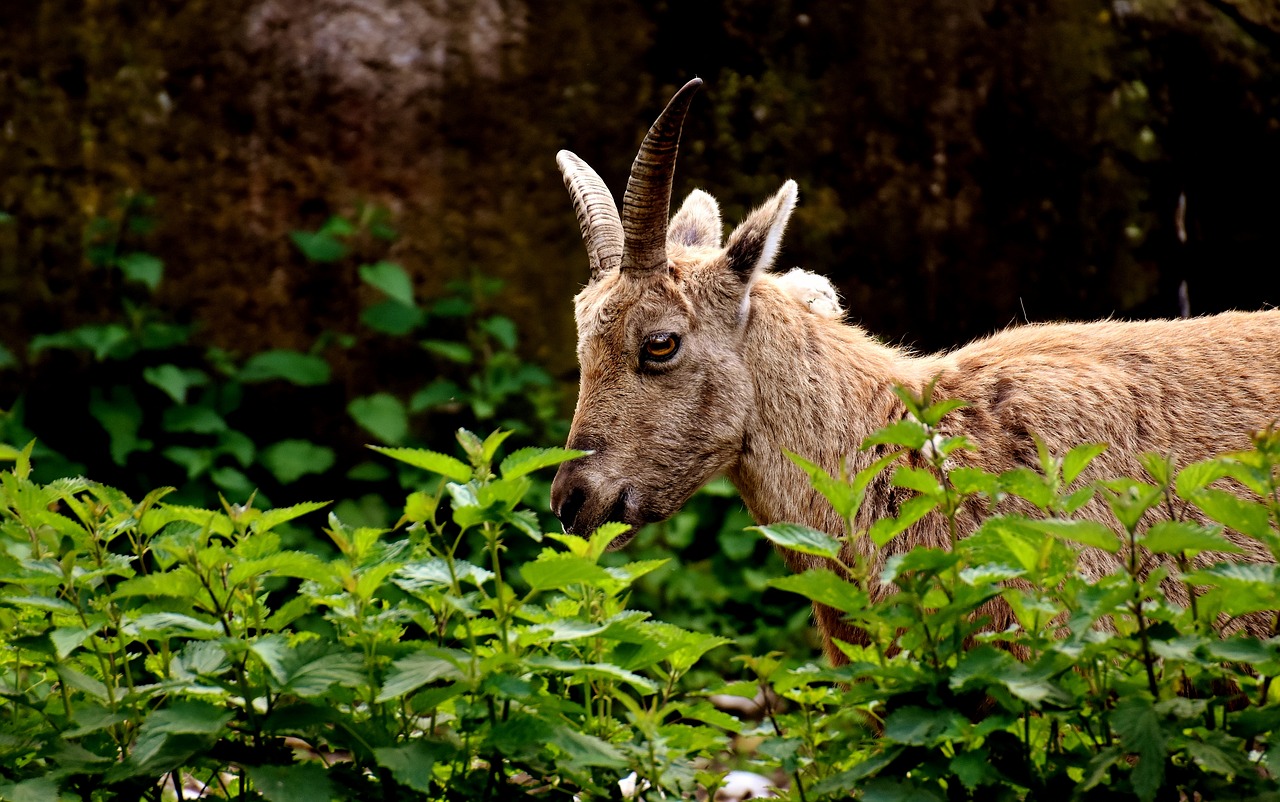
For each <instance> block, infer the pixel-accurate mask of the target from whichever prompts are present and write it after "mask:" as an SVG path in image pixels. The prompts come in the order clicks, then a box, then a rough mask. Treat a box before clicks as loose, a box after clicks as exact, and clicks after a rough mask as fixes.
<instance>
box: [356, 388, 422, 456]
mask: <svg viewBox="0 0 1280 802" xmlns="http://www.w3.org/2000/svg"><path fill="white" fill-rule="evenodd" d="M347 411H348V412H349V413H351V417H352V418H353V419H354V420H355V422H356V423H358V424H360V425H361V426H362V427H363V428H364V429H365V431H367V432H369V433H370V434H372V435H373V436H374V437H376V438H378V439H379V440H381V441H382V442H384V443H391V444H393V445H394V444H396V443H399V442H401V441H403V440H404V439H405V438H406V437H408V436H409V413H408V412H407V411H406V410H405V408H404V404H403V403H401V401H400V399H398V398H396V397H395V396H393V395H391V394H390V393H374V394H373V395H367V396H363V397H361V398H356V399H354V400H352V402H351V403H350V404H348V405H347Z"/></svg>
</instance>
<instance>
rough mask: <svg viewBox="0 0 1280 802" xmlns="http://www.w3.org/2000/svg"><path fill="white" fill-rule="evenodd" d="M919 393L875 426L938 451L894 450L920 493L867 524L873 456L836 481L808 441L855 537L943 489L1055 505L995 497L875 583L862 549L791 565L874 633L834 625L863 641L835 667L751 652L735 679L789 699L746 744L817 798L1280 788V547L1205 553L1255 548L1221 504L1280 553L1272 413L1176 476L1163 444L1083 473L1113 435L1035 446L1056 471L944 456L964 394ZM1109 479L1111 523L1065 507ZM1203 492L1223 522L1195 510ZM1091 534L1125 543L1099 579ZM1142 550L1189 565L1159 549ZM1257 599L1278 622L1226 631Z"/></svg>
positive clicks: (816, 542) (893, 525) (786, 540)
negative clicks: (990, 615) (945, 423)
mask: <svg viewBox="0 0 1280 802" xmlns="http://www.w3.org/2000/svg"><path fill="white" fill-rule="evenodd" d="M903 397H904V399H905V400H907V402H908V404H909V405H910V406H911V408H912V412H913V413H914V415H915V417H916V419H917V421H919V422H916V421H910V420H908V421H904V422H902V423H900V424H898V425H896V426H894V427H890V428H889V429H886V430H884V431H882V432H880V433H878V434H877V435H874V436H873V437H872V438H871V441H874V442H880V443H887V444H892V445H896V446H898V447H899V448H901V449H903V450H912V451H915V452H918V453H920V454H921V455H922V456H924V457H926V458H927V459H928V461H929V464H930V468H929V469H928V470H923V469H913V468H909V467H905V466H900V467H898V468H897V469H896V470H895V472H894V474H893V483H894V484H895V485H896V486H898V487H904V488H910V489H912V490H913V491H915V493H916V499H917V500H915V501H912V502H910V503H908V504H904V505H903V512H902V514H901V516H900V517H899V518H898V519H888V520H881V521H876V522H875V523H874V524H873V525H871V527H870V528H869V530H866V531H857V530H854V529H852V522H853V521H854V520H855V517H856V514H857V509H858V506H859V504H860V503H861V500H862V490H863V489H864V488H865V487H866V486H867V484H868V482H869V481H870V479H871V478H872V476H874V475H875V474H876V473H878V472H879V471H880V470H882V466H881V465H879V464H878V465H876V466H873V467H872V468H870V469H868V470H867V471H865V472H864V473H863V474H861V475H859V476H855V477H853V478H852V479H851V481H848V482H842V481H838V480H834V479H832V477H830V476H829V475H827V474H825V473H824V472H823V471H822V470H821V469H820V468H817V466H814V465H812V464H810V463H807V462H806V461H804V460H802V459H799V458H797V462H798V463H799V464H800V465H801V466H802V467H804V468H805V469H806V470H807V471H809V472H810V475H811V476H812V477H813V484H814V487H815V488H817V489H818V490H820V491H821V492H822V493H823V494H824V495H825V496H826V497H827V498H828V499H829V500H830V502H831V503H832V504H833V506H834V507H835V508H836V509H837V510H839V511H841V512H842V513H844V514H845V517H846V520H847V521H848V522H849V524H850V534H849V536H850V537H869V538H872V539H873V540H874V541H875V543H876V544H877V545H879V546H883V545H884V544H885V543H886V542H887V541H888V540H889V539H890V538H892V537H893V536H894V535H896V534H898V533H899V532H901V531H902V530H903V528H904V527H905V526H906V525H907V524H908V523H909V522H910V521H912V520H917V519H918V517H919V516H921V515H924V514H928V513H930V512H931V511H938V512H940V513H941V514H944V515H947V516H949V517H950V518H951V520H952V522H953V523H954V522H955V515H956V513H957V510H959V508H960V506H961V505H962V504H964V503H965V501H966V500H969V499H974V498H978V499H984V500H986V501H988V502H996V501H998V500H1000V499H1002V498H1004V497H1006V496H1017V497H1019V498H1022V499H1024V500H1026V501H1028V502H1030V503H1031V504H1032V505H1033V506H1034V507H1035V508H1036V509H1037V510H1039V512H1040V516H1039V517H1036V516H1025V515H1017V514H991V515H989V516H988V517H987V518H985V520H984V521H983V522H982V525H981V526H980V528H979V529H978V530H977V531H976V532H975V533H974V534H973V535H972V536H970V537H968V538H965V539H962V540H959V541H957V542H955V543H953V544H952V547H951V548H950V549H928V548H917V549H914V550H912V551H910V552H909V553H906V554H901V555H898V556H895V557H893V558H891V559H890V560H889V561H888V563H887V565H886V566H885V568H884V572H883V575H882V576H881V579H882V580H883V581H887V582H892V583H893V584H895V585H896V586H897V588H898V592H897V593H896V594H895V595H893V596H891V597H890V598H888V599H887V600H885V601H883V602H879V603H872V602H871V601H870V600H869V598H868V595H867V593H866V592H864V591H863V590H862V589H861V588H860V586H859V585H860V583H865V580H866V579H867V578H868V577H867V574H868V570H869V569H868V566H867V565H866V564H865V563H863V562H858V563H855V564H853V565H841V569H842V570H844V571H846V572H847V573H848V575H849V576H851V577H853V579H854V583H853V584H850V583H848V582H846V581H844V580H843V579H841V578H840V577H839V576H838V575H837V574H835V573H834V572H832V571H829V570H813V571H809V572H806V573H804V574H801V575H798V576H791V577H786V578H783V579H778V580H775V581H774V582H773V585H775V586H776V587H779V588H785V589H787V590H791V591H794V592H796V593H799V594H801V595H803V596H806V597H808V598H810V599H812V600H815V601H820V602H822V603H823V604H827V605H830V606H832V607H834V608H836V609H839V610H841V611H843V612H844V613H845V614H846V615H847V616H848V617H849V618H850V620H852V621H853V622H855V623H856V624H857V625H858V626H859V627H860V628H861V629H862V630H863V631H865V632H866V635H867V640H866V643H865V644H863V645H856V644H843V643H842V644H840V648H841V649H842V650H843V652H844V653H845V654H846V655H847V657H848V658H849V664H848V665H846V666H843V667H840V668H838V669H829V668H826V669H823V668H817V667H809V668H807V669H802V670H791V671H787V670H784V669H783V668H782V667H781V665H780V662H779V660H778V659H777V657H778V655H767V656H765V657H761V658H755V659H752V660H749V661H748V665H749V667H750V668H751V670H752V671H753V672H754V674H755V680H754V681H751V682H744V683H739V684H737V685H733V686H730V687H729V688H726V689H724V691H725V692H732V693H740V694H742V695H752V694H754V693H755V692H756V690H757V688H758V686H765V687H767V688H769V689H771V690H772V691H773V692H774V693H775V694H776V696H777V697H778V698H780V699H782V700H785V704H789V705H790V706H791V708H790V710H789V712H786V713H785V714H783V713H779V714H776V715H771V716H770V717H769V720H768V722H769V723H768V726H767V727H766V728H765V731H764V734H765V735H766V736H767V737H765V740H764V741H763V742H762V743H761V744H760V747H759V751H758V752H757V754H756V755H755V756H754V758H753V761H752V762H754V763H758V764H763V765H765V766H768V767H774V766H781V767H782V768H783V769H784V770H786V771H787V772H789V773H790V774H791V775H792V776H793V777H794V780H795V783H794V787H793V789H792V792H793V798H800V799H808V800H814V799H825V798H844V797H846V796H848V795H849V794H850V793H852V792H856V793H857V795H858V796H859V798H862V799H865V800H876V801H878V802H883V801H884V800H908V799H909V800H939V801H941V800H963V799H975V800H976V799H983V800H985V799H1010V800H1012V799H1027V800H1037V802H1041V801H1042V800H1057V799H1061V800H1067V799H1071V800H1103V799H1139V800H1156V799H1169V800H1180V799H1182V800H1189V799H1222V798H1228V797H1229V798H1232V799H1255V798H1256V799H1263V798H1267V799H1274V798H1276V795H1277V794H1278V793H1280V784H1277V781H1276V779H1275V773H1276V771H1277V767H1280V735H1278V734H1277V733H1278V732H1280V704H1277V696H1278V694H1277V690H1276V686H1275V684H1274V679H1275V677H1276V676H1277V674H1280V638H1278V637H1276V634H1277V630H1280V621H1277V619H1276V618H1275V612H1274V611H1275V610H1277V609H1280V568H1278V567H1277V566H1276V565H1275V564H1273V563H1263V564H1247V563H1239V562H1230V561H1226V562H1218V563H1214V564H1212V565H1209V566H1205V567H1194V566H1193V564H1192V560H1193V559H1194V558H1195V557H1196V556H1197V555H1200V554H1204V553H1213V554H1217V555H1224V556H1230V555H1234V554H1238V553H1239V551H1240V549H1239V548H1238V547H1236V546H1235V545H1233V544H1232V543H1231V542H1230V541H1228V540H1227V539H1226V538H1225V537H1224V536H1223V528H1224V527H1230V528H1231V529H1233V530H1236V531H1237V532H1241V533H1244V534H1246V535H1249V536H1251V537H1253V538H1256V539H1257V540H1258V541H1260V542H1261V543H1262V544H1263V545H1264V546H1265V550H1266V551H1267V552H1268V553H1269V554H1270V555H1271V556H1272V557H1273V558H1280V530H1278V524H1280V493H1278V492H1277V466H1280V431H1276V430H1268V431H1264V432H1260V433H1258V434H1257V435H1256V437H1255V440H1254V443H1255V446H1256V448H1255V449H1254V450H1253V451H1250V452H1246V453H1232V454H1225V455H1222V456H1221V457H1219V458H1216V459H1211V460H1207V461H1204V462H1199V463H1195V464H1192V465H1189V466H1187V467H1185V468H1184V469H1183V470H1182V471H1181V472H1179V473H1177V474H1176V475H1175V472H1174V470H1173V468H1172V466H1171V464H1170V462H1169V461H1168V460H1167V459H1165V458H1161V457H1157V456H1155V455H1147V456H1145V457H1144V460H1143V462H1144V467H1145V468H1146V470H1147V473H1148V474H1149V475H1148V476H1147V477H1145V478H1144V479H1141V480H1140V479H1134V478H1124V477H1121V478H1116V479H1113V480H1106V481H1100V482H1093V483H1082V482H1079V481H1078V477H1079V476H1080V474H1081V472H1082V471H1083V470H1084V469H1085V468H1086V466H1087V465H1088V463H1089V462H1090V461H1091V460H1092V459H1093V458H1094V457H1096V456H1097V454H1099V453H1101V451H1102V449H1103V448H1104V446H1101V445H1082V446H1080V447H1077V448H1075V449H1073V450H1072V451H1070V452H1069V453H1067V454H1065V455H1062V456H1061V457H1060V458H1059V457H1054V456H1051V455H1049V454H1047V453H1044V452H1043V449H1042V453H1041V469H1042V470H1041V471H1040V472H1033V471H1030V470H1019V471H1014V472H1010V473H1006V474H1002V475H999V476H996V475H990V474H986V473H982V472H980V471H974V470H970V469H965V468H955V469H949V468H948V462H947V457H948V455H950V454H954V453H955V452H956V450H957V449H961V448H967V447H968V444H967V443H966V442H965V441H964V440H963V439H962V438H952V439H946V440H942V439H940V438H939V437H938V436H937V435H936V433H935V430H934V429H933V426H935V425H936V424H937V423H938V421H939V420H940V419H941V417H942V415H943V414H945V413H946V411H948V410H949V409H952V408H954V407H955V406H956V404H955V402H948V403H943V404H937V405H926V404H925V403H924V401H922V400H921V399H914V398H911V397H910V396H909V395H906V394H904V395H903ZM926 444H930V447H929V448H926V447H925V446H926ZM1224 485H1234V486H1235V488H1237V489H1239V488H1240V487H1243V488H1247V489H1248V490H1249V491H1251V493H1252V494H1253V498H1252V499H1250V498H1242V497H1240V496H1237V495H1236V494H1235V493H1233V492H1230V491H1229V490H1228V489H1224ZM1095 493H1101V494H1102V496H1103V497H1104V498H1105V499H1106V502H1107V503H1108V504H1109V505H1110V508H1111V510H1112V511H1113V512H1114V514H1115V518H1116V520H1117V521H1118V522H1119V524H1120V527H1119V528H1118V529H1117V530H1115V531H1113V530H1112V529H1111V528H1109V527H1107V526H1104V525H1102V524H1099V523H1096V522H1092V521H1088V520H1083V519H1080V518H1075V517H1073V515H1072V514H1073V512H1074V511H1076V510H1078V509H1079V508H1080V506H1081V505H1082V504H1084V503H1085V501H1086V500H1087V499H1088V498H1090V497H1092V496H1093V495H1094V494H1095ZM1193 509H1194V510H1199V511H1200V512H1202V513H1204V515H1205V516H1207V518H1208V519H1209V520H1210V521H1211V522H1212V523H1210V524H1209V525H1202V524H1198V523H1195V522H1194V520H1195V519H1194V518H1193V517H1192V516H1191V515H1189V512H1190V511H1192V510H1193ZM761 531H762V532H763V533H764V534H765V535H766V536H767V537H768V538H769V539H770V540H772V541H774V542H775V543H778V544H779V545H782V546H785V547H787V548H792V549H796V550H798V551H803V552H806V553H810V554H816V555H820V556H822V557H825V558H828V559H832V560H836V559H837V558H838V554H839V551H840V546H841V543H840V541H839V540H838V539H836V538H833V537H831V536H830V535H827V534H825V533H822V532H817V531H814V530H812V529H808V528H806V527H802V526H797V525H792V524H781V525H773V526H766V527H762V528H761ZM953 531H955V530H954V529H953ZM1082 548H1093V549H1102V550H1104V551H1108V552H1112V553H1120V554H1123V555H1127V557H1128V559H1126V561H1125V564H1126V566H1127V570H1126V571H1123V572H1120V573H1117V574H1114V575H1111V576H1106V577H1104V578H1102V579H1101V580H1099V581H1097V582H1095V583H1089V582H1087V581H1085V580H1084V579H1083V578H1081V576H1080V575H1079V574H1078V573H1077V571H1076V564H1077V561H1078V559H1079V557H1080V554H1081V550H1082ZM1142 550H1145V551H1147V552H1150V553H1153V554H1159V555H1166V556H1168V557H1171V558H1172V559H1173V562H1174V563H1175V564H1176V565H1177V566H1178V568H1177V569H1176V570H1175V569H1171V568H1156V569H1154V570H1150V571H1149V572H1148V571H1144V570H1142V568H1141V566H1140V563H1141V561H1140V560H1139V559H1138V555H1139V554H1140V552H1141V551H1142ZM1167 581H1173V582H1178V583H1182V584H1184V585H1185V586H1186V588H1187V589H1188V591H1190V592H1191V597H1192V599H1193V603H1192V604H1190V605H1189V606H1188V607H1185V608H1183V607H1180V606H1177V605H1174V604H1172V603H1170V602H1169V601H1168V600H1167V599H1166V598H1165V593H1164V591H1163V590H1162V586H1161V583H1162V582H1167ZM995 599H1000V600H1003V602H1005V603H1007V604H1008V605H1009V607H1010V608H1011V609H1012V610H1013V611H1014V613H1015V614H1016V617H1017V622H1018V625H1017V626H1016V627H1013V628H1011V629H1009V630H1007V631H1001V632H989V631H985V629H984V628H983V624H984V622H985V620H986V619H985V618H984V617H983V615H982V614H981V613H982V608H983V605H985V604H987V603H988V602H990V601H992V600H995ZM1259 614H1262V615H1265V616H1267V619H1266V620H1267V621H1277V624H1276V625H1273V626H1272V631H1271V632H1270V633H1269V635H1268V636H1266V637H1258V636H1253V635H1249V634H1247V633H1245V632H1242V631H1236V632H1233V633H1232V634H1228V635H1225V636H1223V635H1221V634H1220V629H1219V627H1220V626H1223V625H1226V629H1227V630H1228V631H1229V630H1231V629H1232V628H1233V627H1232V624H1233V623H1236V622H1238V621H1239V619H1240V618H1241V617H1242V616H1257V615H1259ZM1015 655H1017V656H1018V658H1020V659H1018V658H1015Z"/></svg>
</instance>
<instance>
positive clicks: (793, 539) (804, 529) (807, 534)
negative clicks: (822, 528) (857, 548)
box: [747, 523, 841, 559]
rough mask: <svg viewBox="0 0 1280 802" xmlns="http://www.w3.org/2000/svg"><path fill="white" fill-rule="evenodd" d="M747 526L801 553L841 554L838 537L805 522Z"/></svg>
mask: <svg viewBox="0 0 1280 802" xmlns="http://www.w3.org/2000/svg"><path fill="white" fill-rule="evenodd" d="M747 528H748V529H752V530H754V531H757V532H759V533H760V534H762V535H764V536H765V537H766V538H768V539H769V541H770V542H772V543H774V544H776V545H778V546H782V547H783V548H786V549H790V550H792V551H796V552H799V553H801V554H813V555H816V556H818V557H828V558H832V559H834V558H836V557H839V556H840V547H841V543H840V541H839V540H838V539H836V538H834V537H832V536H831V535H829V534H827V533H826V532H819V531H818V530H817V529H814V528H812V527H809V526H805V525H803V524H793V523H776V524H769V525H767V526H752V527H747Z"/></svg>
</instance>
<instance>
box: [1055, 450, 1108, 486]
mask: <svg viewBox="0 0 1280 802" xmlns="http://www.w3.org/2000/svg"><path fill="white" fill-rule="evenodd" d="M1106 450H1107V444H1106V443H1082V444H1081V445H1078V446H1076V447H1075V448H1073V449H1071V450H1070V451H1068V452H1067V453H1066V456H1064V457H1063V458H1062V484H1063V486H1066V487H1069V486H1070V485H1071V483H1072V482H1074V481H1075V480H1076V477H1078V476H1079V475H1080V473H1081V471H1083V470H1084V469H1085V468H1087V467H1088V466H1089V463H1091V462H1093V460H1094V459H1095V458H1097V457H1098V456H1099V455H1101V454H1102V453H1103V452H1104V451H1106Z"/></svg>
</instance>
